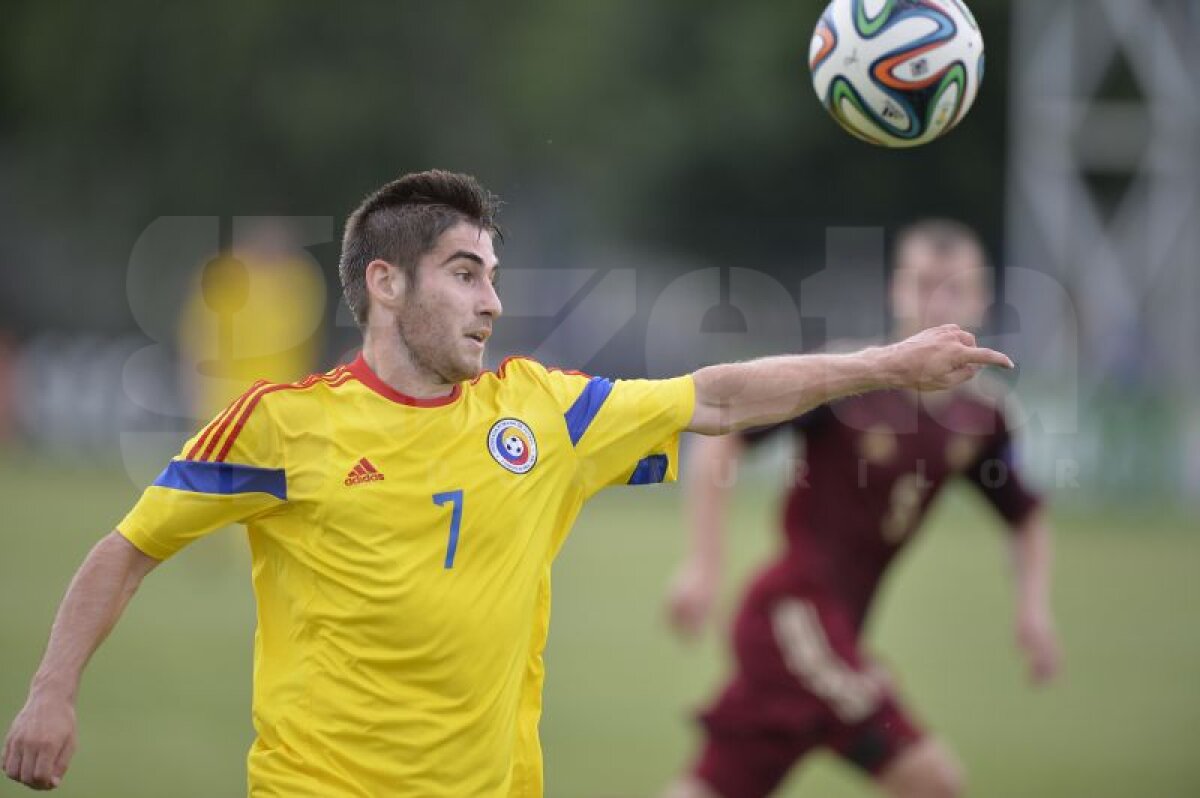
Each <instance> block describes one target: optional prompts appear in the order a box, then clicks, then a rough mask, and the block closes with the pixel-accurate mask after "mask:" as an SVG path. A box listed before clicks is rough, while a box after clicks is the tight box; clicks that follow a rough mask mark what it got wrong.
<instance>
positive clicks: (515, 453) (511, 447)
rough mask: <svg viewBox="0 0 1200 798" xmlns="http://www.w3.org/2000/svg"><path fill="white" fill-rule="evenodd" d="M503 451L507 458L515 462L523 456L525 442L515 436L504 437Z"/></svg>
mask: <svg viewBox="0 0 1200 798" xmlns="http://www.w3.org/2000/svg"><path fill="white" fill-rule="evenodd" d="M504 451H505V452H506V453H507V454H508V456H509V457H511V458H512V459H514V460H516V459H518V458H520V457H521V455H523V454H525V441H523V440H521V439H520V438H518V437H517V436H516V435H505V436H504Z"/></svg>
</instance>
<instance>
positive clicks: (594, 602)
mask: <svg viewBox="0 0 1200 798" xmlns="http://www.w3.org/2000/svg"><path fill="white" fill-rule="evenodd" d="M136 494H137V491H136V489H135V488H134V486H133V485H132V484H131V483H130V480H129V478H128V477H126V476H125V475H124V474H123V473H122V472H121V471H120V470H100V469H86V468H84V469H65V470H64V468H63V467H62V466H61V464H51V463H44V462H40V461H38V460H37V459H30V458H26V457H13V456H3V457H0V503H2V505H0V506H3V507H4V508H5V512H6V519H5V524H4V531H3V533H2V542H3V546H2V547H0V602H2V606H3V607H4V615H3V621H2V622H0V722H2V723H3V724H4V725H5V726H7V723H8V722H9V721H10V720H11V718H12V716H13V714H15V713H16V711H17V710H18V709H19V708H20V705H21V703H22V701H23V699H24V694H25V690H26V687H27V684H28V679H29V676H30V675H31V673H32V670H33V668H34V667H35V665H36V662H37V660H38V658H39V657H40V655H41V650H42V647H43V645H44V642H45V638H46V633H47V630H48V628H49V624H50V620H51V618H52V616H53V612H54V608H55V606H56V605H57V603H58V600H59V597H60V596H61V594H62V591H63V589H64V588H65V586H66V583H67V581H68V579H69V578H70V575H71V573H72V572H73V570H74V568H75V567H76V565H77V564H78V562H79V561H80V559H81V558H82V557H83V556H84V554H85V553H86V551H87V549H88V547H89V546H90V545H91V543H92V542H93V541H94V540H95V539H96V538H97V537H98V536H99V535H101V534H103V533H104V532H105V531H107V529H108V528H110V527H111V526H112V524H113V523H115V522H116V521H117V520H118V519H119V518H120V516H121V515H122V514H123V513H124V511H125V509H126V508H127V507H128V506H129V504H130V503H131V502H132V501H133V500H134V499H135V498H136ZM679 502H680V494H679V492H678V491H677V490H675V489H673V488H655V489H647V488H638V489H629V490H625V491H622V492H619V493H618V492H612V491H610V492H608V493H607V494H604V495H602V496H601V497H600V498H598V499H597V500H596V501H595V502H594V503H593V504H592V505H591V506H590V507H588V508H587V509H586V510H585V511H584V514H583V516H582V517H581V519H580V522H579V523H578V525H577V528H576V530H575V532H574V534H573V535H572V538H571V539H570V540H569V541H568V543H567V545H566V547H565V549H564V551H563V553H562V555H561V556H560V558H559V562H558V564H557V566H556V569H555V583H554V590H555V603H554V618H553V622H552V631H551V642H550V647H549V651H548V653H547V664H548V670H549V676H548V680H547V685H546V713H545V718H544V721H543V724H542V737H543V744H544V747H545V753H546V783H547V795H548V796H550V798H576V797H578V798H601V797H605V798H617V797H618V796H620V797H621V798H624V797H625V796H629V797H630V798H632V797H633V796H649V795H653V794H655V792H656V791H657V790H658V789H659V788H660V787H661V786H662V784H663V783H664V782H665V781H667V780H668V779H669V778H670V777H671V775H672V774H673V773H674V772H675V771H676V770H677V769H678V768H679V767H680V766H681V764H682V763H683V762H685V761H686V759H687V758H688V756H689V755H690V752H691V750H692V746H693V745H694V742H695V735H694V731H693V728H692V726H691V724H690V723H689V722H688V715H689V713H690V712H691V711H692V709H694V708H695V707H696V706H697V705H698V704H700V703H701V702H702V701H703V700H705V699H706V698H707V697H708V695H709V694H710V693H711V691H712V690H713V689H715V687H716V686H717V685H719V683H720V680H721V678H722V676H723V674H724V673H725V668H726V658H725V653H724V651H723V649H722V647H721V642H722V640H721V634H720V630H718V633H716V634H710V635H709V636H708V637H707V638H706V639H705V640H704V641H702V642H701V643H700V644H698V645H694V646H684V645H681V644H678V643H676V642H675V641H674V640H672V639H671V638H670V637H669V636H668V635H667V634H666V632H665V627H664V625H663V623H662V611H661V597H662V592H663V589H664V587H665V585H666V582H667V579H668V576H669V574H670V572H671V569H672V568H673V567H674V564H675V562H676V559H677V558H678V556H679V554H680V552H681V550H682V541H683V536H682V531H681V529H680V523H679V517H680V515H679ZM774 514H775V502H774V499H773V498H772V497H771V494H770V491H769V490H768V489H767V488H760V489H758V490H754V489H749V490H746V491H743V492H742V494H741V495H740V496H739V500H738V502H737V505H736V507H735V511H734V521H735V523H734V531H735V534H733V535H732V536H731V539H730V546H729V549H730V567H729V571H728V573H727V579H726V589H727V590H726V592H727V600H726V602H725V604H724V610H725V616H726V617H727V616H728V612H729V609H730V608H731V606H732V602H733V601H734V600H735V599H736V596H737V593H738V590H739V589H740V586H741V581H742V579H743V578H744V576H745V575H747V574H748V573H749V572H750V571H751V570H752V569H753V568H754V567H755V566H756V565H757V564H758V563H760V562H761V561H762V560H763V559H764V558H765V557H766V556H768V555H769V553H770V552H771V550H772V549H773V548H774V547H775V546H776V545H777V542H776V537H775V534H774V533H773V531H772V530H771V523H772V519H773V518H774ZM1056 523H1057V527H1058V531H1059V534H1058V535H1057V545H1058V566H1057V584H1056V588H1055V603H1056V608H1057V611H1058V615H1059V621H1060V625H1061V627H1062V634H1063V637H1064V643H1065V648H1066V671H1065V673H1064V676H1063V679H1062V681H1061V682H1060V683H1058V684H1056V685H1055V686H1053V687H1051V688H1049V689H1043V690H1031V689H1029V688H1028V687H1027V686H1026V683H1025V681H1024V672H1023V670H1022V666H1021V662H1020V660H1019V658H1018V656H1017V654H1016V652H1015V649H1014V646H1013V644H1012V634H1011V623H1010V621H1011V590H1010V588H1009V584H1008V580H1007V572H1008V568H1007V557H1006V552H1005V550H1004V546H1003V533H1002V531H1001V530H1000V528H999V527H998V526H997V524H996V523H995V522H993V521H992V520H991V519H990V518H989V517H988V516H987V514H986V512H985V511H984V510H983V508H982V507H981V506H980V505H979V504H978V503H977V502H976V501H975V500H974V499H973V498H972V497H969V496H966V495H962V494H952V495H951V496H948V497H947V498H946V500H945V501H943V503H942V504H941V506H939V508H938V509H937V511H936V512H935V516H934V518H933V519H932V522H931V528H929V529H928V530H927V531H926V532H925V533H924V535H923V537H922V539H921V540H920V541H918V542H917V543H916V544H914V547H913V550H912V551H910V552H909V554H908V556H906V557H905V558H904V559H903V560H902V561H901V563H900V564H899V565H898V566H897V568H896V569H895V572H894V573H893V574H892V576H891V579H890V581H889V582H888V584H887V585H886V587H885V591H884V594H883V596H882V597H881V605H880V608H879V610H880V611H879V612H877V614H876V617H875V619H874V623H873V626H872V632H871V646H872V648H873V649H874V650H876V651H877V652H880V653H881V654H882V656H883V658H884V660H885V661H886V662H887V663H888V664H889V665H890V666H891V667H892V668H893V670H894V671H895V673H896V675H897V676H898V678H899V681H900V684H901V686H902V689H903V692H904V694H905V696H906V697H907V700H908V703H909V704H910V705H911V706H912V707H914V708H915V709H916V710H917V713H918V715H919V716H920V718H921V719H922V720H923V721H924V722H925V723H926V724H927V725H928V726H929V727H930V728H932V729H934V730H936V731H937V732H938V733H939V734H941V735H942V736H944V737H945V738H946V739H947V740H949V741H950V743H951V744H952V745H953V747H954V748H955V750H956V751H957V752H958V753H959V755H960V756H961V758H962V759H963V761H964V762H965V764H966V766H967V769H968V773H969V779H970V784H971V791H970V794H971V795H973V796H997V797H998V798H1012V797H1013V796H1022V797H1024V796H1048V797H1053V798H1075V797H1076V796H1078V798H1106V797H1108V796H1111V797H1112V798H1127V796H1132V795H1137V796H1150V797H1152V798H1176V797H1178V798H1183V797H1184V796H1191V795H1197V794H1200V758H1197V757H1196V756H1195V754H1194V753H1193V748H1194V746H1195V742H1196V734H1197V730H1200V686H1198V685H1200V682H1198V681H1197V676H1198V675H1200V626H1198V625H1197V623H1196V620H1195V619H1196V610H1197V608H1198V605H1200V588H1198V587H1197V584H1198V580H1197V574H1198V573H1200V537H1197V535H1196V534H1195V532H1196V530H1195V528H1194V522H1193V521H1191V520H1189V516H1188V515H1187V513H1186V512H1184V511H1183V510H1174V509H1171V508H1161V507H1158V508H1151V509H1146V510H1144V511H1138V510H1134V509H1126V510H1122V511H1119V512H1114V511H1112V510H1111V509H1110V510H1106V511H1103V512H1101V511H1098V510H1097V511H1092V512H1082V511H1077V510H1071V511H1066V510H1064V511H1061V512H1059V513H1057V514H1056ZM252 618H253V598H252V596H251V593H250V589H249V577H248V570H247V556H246V554H245V552H244V545H243V544H242V543H241V542H240V541H238V540H237V539H236V536H235V535H234V534H231V533H229V532H225V533H221V534H219V535H216V536H213V537H212V538H211V539H208V540H205V541H201V542H200V543H198V544H196V545H195V546H194V547H192V549H190V550H189V551H187V552H185V553H184V554H183V555H181V556H180V557H178V558H176V559H175V560H173V561H171V562H169V563H167V564H166V565H164V566H163V567H162V568H161V569H159V571H157V572H156V573H155V574H153V575H152V576H151V577H150V579H149V580H148V581H147V582H146V584H145V585H144V586H143V588H142V590H141V592H140V593H139V595H138V596H137V597H136V598H135V599H134V602H133V604H132V605H131V606H130V608H129V610H128V612H127V613H126V616H125V618H124V619H123V621H122V623H121V624H120V625H119V626H118V628H117V630H116V631H115V632H114V633H113V636H112V637H111V638H110V640H109V641H108V642H107V643H106V644H105V645H104V646H103V647H102V648H101V650H100V652H99V653H98V654H97V656H96V657H95V659H94V660H93V662H92V664H91V666H90V667H89V670H88V673H87V676H86V678H85V682H84V688H83V693H82V696H81V698H80V703H79V723H80V747H79V751H78V753H77V754H76V756H75V760H74V762H73V765H72V768H71V771H70V772H69V773H68V776H67V780H66V782H65V784H64V786H63V787H62V789H61V790H60V791H59V792H58V794H60V795H63V796H86V798H108V797H109V796H113V798H117V797H118V796H119V798H139V797H140V796H147V798H149V797H150V796H154V797H155V798H161V796H163V795H170V796H173V798H189V797H190V796H198V797H199V796H203V798H212V796H231V795H238V794H244V790H245V787H244V778H245V776H244V772H245V770H244V755H245V750H246V747H247V746H248V745H249V742H250V737H251V728H250V720H249V700H250V653H251V648H250V647H251V636H252V626H251V625H252ZM27 794H29V793H27V792H26V791H24V790H23V789H22V788H19V787H17V786H16V785H15V784H13V783H11V782H5V783H3V784H0V796H16V795H27ZM870 794H871V793H870V791H869V789H868V788H867V786H866V784H865V783H864V782H863V781H862V780H861V779H860V778H859V777H857V776H856V775H854V774H853V773H851V772H850V771H848V770H847V769H845V768H843V767H841V766H840V765H839V764H838V763H836V762H835V761H834V760H832V759H830V758H828V757H824V756H818V757H815V758H814V759H813V760H812V761H811V762H808V763H806V764H805V765H804V766H802V767H801V768H798V769H797V771H796V772H795V773H793V775H792V777H791V779H790V780H789V782H788V783H787V786H786V787H785V789H784V790H783V791H782V793H781V795H784V796H814V798H849V797H850V796H866V795H870Z"/></svg>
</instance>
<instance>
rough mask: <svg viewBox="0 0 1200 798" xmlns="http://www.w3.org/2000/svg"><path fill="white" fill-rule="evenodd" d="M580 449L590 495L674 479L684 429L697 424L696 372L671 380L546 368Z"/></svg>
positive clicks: (581, 467) (578, 453)
mask: <svg viewBox="0 0 1200 798" xmlns="http://www.w3.org/2000/svg"><path fill="white" fill-rule="evenodd" d="M546 379H547V384H548V385H549V387H550V390H551V392H552V393H553V394H554V396H555V398H556V401H557V402H558V404H559V408H560V410H561V411H562V413H563V421H564V423H565V424H566V427H567V435H568V437H569V438H570V441H571V446H572V447H573V448H574V450H575V455H576V460H577V462H578V468H579V479H580V481H581V484H582V486H583V490H584V495H585V496H591V495H592V494H594V493H596V492H597V491H598V490H600V489H601V488H603V487H606V486H608V485H648V484H654V483H659V482H673V481H674V480H675V479H677V478H678V473H679V433H681V432H683V430H684V429H686V428H687V425H688V424H690V423H691V420H692V413H693V411H694V410H695V403H696V389H695V385H694V384H693V382H692V378H691V375H685V376H682V377H675V378H672V379H666V380H610V379H607V378H605V377H591V376H589V375H586V374H582V373H580V372H569V371H557V370H547V371H546Z"/></svg>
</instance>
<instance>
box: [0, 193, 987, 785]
mask: <svg viewBox="0 0 1200 798" xmlns="http://www.w3.org/2000/svg"><path fill="white" fill-rule="evenodd" d="M495 209H496V201H495V198H494V197H492V195H490V194H489V193H487V192H486V191H484V190H483V189H482V188H481V187H480V186H479V184H478V183H477V182H476V181H475V180H474V179H473V178H471V177H468V176H466V175H457V174H452V173H448V172H436V171H435V172H423V173H420V174H414V175H407V176H405V177H403V178H401V179H399V180H396V181H393V182H391V183H388V184H387V185H385V186H384V187H383V188H381V189H380V190H379V191H377V192H375V193H374V194H372V195H371V196H369V197H368V198H367V199H366V200H365V201H364V202H363V204H362V205H360V206H359V208H358V209H357V210H356V211H355V212H354V213H353V214H352V215H351V216H350V219H349V221H348V222H347V224H346V233H345V237H344V240H343V245H342V260H341V276H342V285H343V290H344V292H345V296H346V301H347V303H348V305H349V306H350V308H351V310H352V311H353V312H354V314H355V318H356V319H357V320H358V322H359V325H360V326H361V328H362V331H363V350H362V353H361V354H360V355H359V357H358V358H357V359H356V360H355V361H354V362H353V363H351V364H349V365H348V366H341V367H338V368H335V369H333V370H331V371H329V372H326V373H325V374H318V375H313V376H312V377H309V378H307V379H305V380H302V381H300V382H296V383H279V384H272V383H265V382H259V383H256V384H255V385H254V386H253V387H252V388H251V389H250V390H249V391H248V392H247V393H245V394H243V395H242V397H241V398H239V399H238V400H237V401H235V402H234V403H233V404H232V405H230V406H229V407H228V408H227V409H226V410H225V411H224V412H223V413H221V414H220V415H218V416H217V418H216V419H215V420H214V421H213V422H212V423H211V424H209V425H208V426H207V427H205V428H204V429H203V430H201V431H200V432H199V433H198V434H197V435H196V436H195V437H194V438H193V439H192V440H190V441H189V442H188V443H186V444H185V445H184V447H183V449H182V450H181V452H180V455H179V456H178V457H177V458H176V459H174V460H172V461H171V463H170V464H168V466H167V468H166V470H165V471H163V473H162V475H160V476H159V478H158V480H157V481H156V482H155V483H154V485H152V486H151V487H149V488H147V489H146V492H145V493H144V494H143V496H142V498H141V500H140V501H139V502H138V504H137V505H136V506H135V507H134V508H133V510H132V512H130V513H129V515H128V516H126V518H125V519H124V520H123V521H121V522H120V523H119V524H118V525H117V529H116V531H114V532H112V533H111V534H109V535H108V536H107V537H105V538H104V539H103V540H101V542H100V543H98V544H97V545H96V546H95V547H94V548H93V550H92V552H91V553H90V554H89V555H88V558H87V560H86V561H85V562H84V564H83V566H82V567H81V568H80V570H79V572H78V573H77V574H76V576H75V578H74V580H73V581H72V583H71V587H70V588H69V589H68V591H67V596H66V598H64V599H63V604H62V606H61V608H60V609H59V613H58V616H57V617H56V619H55V622H54V627H53V629H52V631H51V635H50V643H49V645H48V646H47V650H46V653H45V656H44V657H43V659H42V663H41V665H40V666H39V668H38V671H37V673H36V674H35V676H34V679H33V684H32V686H31V688H30V692H29V698H28V700H27V701H26V704H25V707H24V708H23V709H22V710H21V712H20V713H19V714H18V716H17V718H16V719H15V720H14V721H13V725H12V728H11V729H10V730H9V735H8V738H7V740H6V742H5V749H4V756H3V759H4V770H5V772H6V773H7V774H8V775H9V777H11V778H13V779H17V780H19V781H21V782H22V783H24V784H27V785H30V786H35V787H41V788H47V787H54V786H57V785H58V784H59V782H60V781H61V779H62V776H63V773H64V772H65V771H66V768H67V764H68V762H69V760H70V757H71V754H72V752H73V749H74V745H75V697H76V694H77V692H78V689H79V682H80V678H81V675H82V672H83V668H84V665H85V664H86V663H87V660H88V658H89V657H90V656H91V654H92V652H93V651H95V649H96V647H97V646H98V645H99V644H100V642H101V641H102V640H103V639H104V637H105V635H106V634H107V633H108V631H109V630H110V629H111V628H112V627H113V625H114V624H115V623H116V622H117V620H118V618H119V617H120V615H121V613H122V611H123V610H124V608H125V605H126V603H127V602H128V601H129V599H130V597H131V596H132V595H133V593H134V591H135V590H136V589H137V587H138V585H139V583H140V582H141V580H142V578H143V577H144V576H145V575H146V574H148V573H149V572H150V571H151V570H152V569H153V568H154V567H155V566H156V565H157V564H158V563H159V562H160V561H161V560H164V559H166V558H168V557H170V556H172V555H174V554H175V553H176V552H178V551H179V550H180V549H182V548H183V547H184V546H186V545H187V544H188V543H190V542H191V541H193V540H195V539H196V538H198V537H200V536H202V535H205V534H207V533H209V532H211V531H213V530H214V529H216V528H219V527H221V526H223V525H225V524H228V523H232V522H241V523H244V524H246V526H247V528H248V532H249V538H250V546H251V549H252V552H253V558H254V559H253V578H254V591H255V597H256V599H257V606H258V629H257V632H256V636H255V665H254V712H253V716H254V727H255V731H256V733H257V736H256V739H255V741H254V744H253V746H252V747H251V750H250V754H249V758H248V762H247V770H248V772H249V791H250V794H251V795H252V796H264V797H265V796H281V797H282V796H286V798H302V797H308V796H311V797H313V798H317V797H318V796H319V798H335V797H336V796H389V798H402V797H403V796H411V797H412V798H440V797H444V798H464V796H473V797H479V796H489V797H490V796H495V797H496V798H502V797H503V796H522V797H525V796H539V795H541V793H542V759H541V748H540V745H539V742H538V731H537V725H538V718H539V716H540V714H541V703H542V675H543V665H542V650H543V648H544V646H545V643H546V634H547V631H548V628H549V610H550V564H551V562H552V561H553V559H554V556H555V554H556V553H557V552H558V549H559V547H560V546H561V545H562V543H563V540H564V539H565V537H566V535H567V533H568V531H569V530H570V528H571V525H572V523H573V522H574V519H575V517H576V516H577V515H578V513H579V511H580V509H581V508H582V506H583V503H584V502H585V501H586V500H587V499H588V498H590V497H591V496H592V495H593V494H595V493H596V492H597V491H599V490H600V489H601V488H603V487H605V486H607V485H621V484H633V485H638V484H649V483H655V482H662V481H664V480H666V479H671V478H673V477H674V473H675V468H676V462H677V459H678V458H677V456H676V453H677V449H678V437H679V434H680V433H681V432H683V431H684V430H692V431H694V432H701V433H704V434H716V433H718V432H723V431H728V430H730V429H741V428H744V427H748V426H751V425H753V424H756V423H763V422H764V421H766V422H777V421H782V420H784V419H787V418H792V417H794V416H795V415H797V414H798V413H800V412H803V411H805V410H808V409H811V408H812V407H814V406H815V405H816V404H818V403H820V402H824V401H828V400H830V399H833V398H836V397H838V396H843V395H846V394H848V393H858V392H862V391H866V390H871V389H874V388H880V387H891V386H896V385H903V386H908V387H921V388H944V387H948V386H950V385H954V384H957V383H959V382H962V381H963V380H965V379H968V378H969V377H970V376H972V375H973V374H974V373H975V371H976V370H978V369H979V368H981V367H982V365H983V364H996V365H1001V366H1011V363H1010V361H1009V360H1008V358H1006V357H1005V356H1004V355H1001V354H1000V353H998V352H993V351H991V350H986V349H979V348H977V347H976V346H975V342H974V338H973V337H972V336H971V335H970V334H969V333H967V332H965V331H963V330H959V329H958V328H955V327H950V326H947V327H944V328H941V329H938V330H933V331H930V332H927V333H923V334H921V335H918V336H916V337H914V338H913V339H912V340H910V341H904V342H901V343H899V344H896V345H893V346H889V347H880V348H875V349H870V350H866V351H864V352H861V353H857V354H853V355H843V356H824V355H816V356H812V355H809V356H792V357H779V358H767V359H764V360H760V361H755V362H752V363H737V364H730V365H722V366H712V367H708V368H705V369H701V370H699V371H697V372H696V373H695V374H689V375H684V376H681V377H676V378H674V379H668V380H616V381H610V380H607V379H604V378H603V377H594V378H589V377H588V376H587V375H584V374H580V373H579V372H564V371H559V370H557V369H547V368H546V367H545V366H542V365H541V364H540V363H537V362H535V361H532V360H528V359H524V358H515V359H510V360H508V361H506V362H505V363H504V364H502V365H501V366H500V368H499V369H497V370H496V371H494V372H484V371H483V354H484V348H485V343H486V341H487V339H488V338H489V337H490V336H491V334H492V330H493V324H494V323H495V322H496V319H497V318H498V317H499V316H500V312H501V305H500V299H499V297H498V295H497V293H496V289H495V285H494V281H495V279H496V275H497V259H496V254H495V251H494V247H493V235H494V234H495V233H496V227H495V221H494V213H495ZM148 667H149V666H148ZM198 667H199V666H198ZM135 753H136V752H132V751H131V752H130V755H131V757H132V756H133V755H134V754H135ZM179 755H180V756H181V757H182V756H186V755H187V752H186V750H181V751H180V752H179ZM135 770H136V768H131V778H137V776H136V775H135ZM163 791H164V793H165V794H170V792H171V790H170V788H169V787H164V790H163Z"/></svg>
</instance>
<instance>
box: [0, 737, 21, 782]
mask: <svg viewBox="0 0 1200 798" xmlns="http://www.w3.org/2000/svg"><path fill="white" fill-rule="evenodd" d="M4 775H6V776H8V777H9V778H10V779H12V780H13V781H20V780H21V749H20V747H19V746H16V745H12V744H11V743H10V744H9V745H7V746H6V748H5V751H4Z"/></svg>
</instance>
